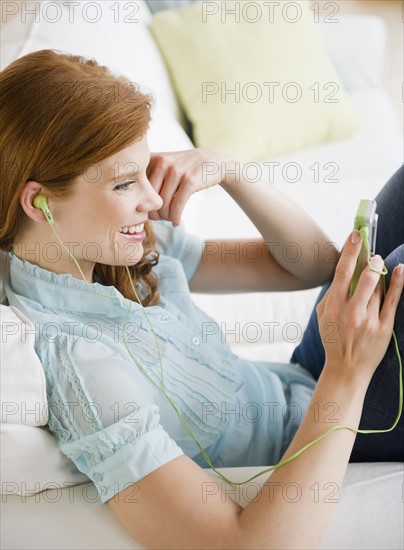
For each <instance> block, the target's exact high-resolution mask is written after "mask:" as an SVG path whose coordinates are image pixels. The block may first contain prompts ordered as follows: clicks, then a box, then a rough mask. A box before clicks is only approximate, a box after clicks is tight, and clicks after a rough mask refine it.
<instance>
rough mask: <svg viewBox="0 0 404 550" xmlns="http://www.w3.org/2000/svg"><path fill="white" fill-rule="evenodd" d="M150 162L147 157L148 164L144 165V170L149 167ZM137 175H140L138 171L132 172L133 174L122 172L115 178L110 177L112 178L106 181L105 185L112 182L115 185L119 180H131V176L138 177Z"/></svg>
mask: <svg viewBox="0 0 404 550" xmlns="http://www.w3.org/2000/svg"><path fill="white" fill-rule="evenodd" d="M150 160H151V157H149V162H148V163H147V164H146V168H145V170H146V169H147V167H148V166H149V164H150ZM134 164H135V163H134ZM139 174H140V170H134V171H133V172H122V173H121V174H118V175H117V176H115V175H114V176H112V178H111V179H109V180H108V182H107V184H108V183H112V182H113V183H117V182H118V181H120V180H121V178H131V177H132V176H138V175H139Z"/></svg>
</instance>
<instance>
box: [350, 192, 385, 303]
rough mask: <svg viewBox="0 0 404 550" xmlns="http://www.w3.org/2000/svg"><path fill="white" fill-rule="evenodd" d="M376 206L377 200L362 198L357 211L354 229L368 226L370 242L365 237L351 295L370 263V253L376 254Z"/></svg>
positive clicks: (352, 282) (352, 283)
mask: <svg viewBox="0 0 404 550" xmlns="http://www.w3.org/2000/svg"><path fill="white" fill-rule="evenodd" d="M376 206H377V204H376V201H375V200H361V202H360V203H359V208H358V211H357V213H356V217H355V223H354V229H357V230H358V231H360V230H361V229H362V228H364V227H366V228H367V234H368V242H365V238H363V242H362V247H361V251H360V253H359V256H358V259H357V261H356V266H355V271H354V274H353V277H352V281H351V285H350V288H349V296H350V297H351V296H352V295H353V293H354V292H355V289H356V286H357V284H358V281H359V277H360V275H361V273H362V271H363V270H364V269H365V267H366V265H367V263H368V254H370V257H372V256H374V255H375V252H376V234H377V219H378V215H377V214H376Z"/></svg>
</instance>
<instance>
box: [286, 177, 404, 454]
mask: <svg viewBox="0 0 404 550" xmlns="http://www.w3.org/2000/svg"><path fill="white" fill-rule="evenodd" d="M376 201H377V213H378V214H379V219H378V231H377V242H376V252H377V253H378V254H380V255H381V256H382V258H383V259H384V261H385V265H386V267H387V269H388V274H387V276H386V289H387V288H388V286H389V284H390V277H391V272H392V271H393V269H394V267H395V266H396V265H397V264H399V263H404V244H403V243H404V167H403V166H401V167H400V168H399V169H398V170H397V172H396V173H395V174H394V175H393V176H392V177H391V178H390V180H389V181H388V182H387V184H386V185H385V186H384V187H383V189H382V190H381V191H380V193H379V194H378V195H377V197H376ZM330 284H331V281H329V282H328V283H327V284H326V285H325V286H324V287H323V288H322V289H321V292H320V294H319V296H318V299H317V301H316V304H315V305H317V304H318V303H319V302H320V301H321V299H322V297H323V296H324V294H325V292H326V291H327V288H328V287H329V286H330ZM394 329H395V333H396V336H397V339H398V344H399V348H400V352H401V358H402V360H403V359H404V295H402V296H401V300H400V303H399V306H398V308H397V313H396V318H395V324H394ZM369 345H371V343H369ZM290 361H291V363H299V365H301V366H302V367H304V368H305V369H307V370H308V371H309V372H310V373H311V374H312V375H313V376H314V378H315V379H316V380H318V377H319V376H320V373H321V371H322V369H323V366H324V362H325V353H324V347H323V344H322V342H321V338H320V334H319V330H318V323H317V315H316V310H315V308H314V309H313V312H312V314H311V317H310V320H309V323H308V326H307V329H306V331H305V333H304V335H303V339H302V341H301V343H300V344H299V346H298V347H297V348H296V349H295V350H294V352H293V355H292V357H291V359H290ZM398 403H399V361H398V358H397V354H396V350H395V346H394V342H393V339H392V340H391V342H390V345H389V347H388V349H387V352H386V354H385V356H384V358H383V360H382V362H381V363H380V365H379V367H378V369H377V371H376V372H375V374H374V376H373V378H372V380H371V383H370V385H369V388H368V391H367V394H366V398H365V402H364V408H363V412H362V417H361V421H360V425H359V428H360V429H376V430H378V429H387V428H390V427H391V426H392V425H393V422H394V421H395V419H396V417H397V412H398ZM397 460H398V461H402V460H404V417H403V416H401V419H400V422H399V424H398V425H397V426H396V428H395V429H394V430H393V431H392V432H389V433H385V434H358V435H357V436H356V440H355V445H354V448H353V451H352V455H351V458H350V461H351V462H375V461H397Z"/></svg>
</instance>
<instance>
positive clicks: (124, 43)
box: [0, 0, 182, 120]
mask: <svg viewBox="0 0 404 550" xmlns="http://www.w3.org/2000/svg"><path fill="white" fill-rule="evenodd" d="M5 4H7V6H6V7H3V10H2V18H1V27H0V30H1V33H0V34H1V66H2V68H5V67H6V66H7V65H9V64H10V63H11V62H12V61H13V60H14V59H16V58H18V57H22V56H23V55H26V54H27V53H30V52H33V51H37V50H42V49H59V50H62V51H67V52H69V53H73V54H76V55H82V56H84V57H94V58H95V59H96V60H97V61H98V62H99V63H100V64H102V65H106V66H107V67H109V68H111V69H112V70H113V71H115V72H118V73H122V74H124V75H126V76H127V77H128V78H129V79H130V81H131V82H135V83H139V84H143V85H144V86H145V87H147V88H150V89H151V90H153V92H154V93H155V94H156V95H157V98H158V100H159V102H161V103H162V104H163V105H164V107H165V108H166V109H167V110H168V112H169V113H170V114H171V115H172V116H173V117H174V118H176V119H178V120H181V117H182V115H181V109H180V107H179V105H178V102H177V100H176V97H175V94H174V91H173V89H172V87H171V84H170V78H169V76H168V72H167V69H166V67H165V64H164V61H163V59H162V58H161V55H160V52H159V50H158V47H157V46H156V44H155V42H154V40H153V38H152V37H151V35H150V33H149V30H148V27H147V24H148V22H149V21H150V20H151V18H152V15H151V13H150V10H149V8H148V7H147V4H146V3H145V2H144V0H137V1H136V2H113V1H111V0H103V1H102V2H85V3H80V4H81V5H77V2H74V1H65V0H55V1H53V2H46V1H42V2H38V1H32V0H31V1H22V0H16V1H13V2H7V3H5ZM91 5H92V6H91Z"/></svg>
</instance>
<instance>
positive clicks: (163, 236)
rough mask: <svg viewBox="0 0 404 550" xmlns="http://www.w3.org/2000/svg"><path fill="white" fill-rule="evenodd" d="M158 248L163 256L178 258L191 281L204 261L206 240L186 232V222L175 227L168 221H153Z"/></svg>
mask: <svg viewBox="0 0 404 550" xmlns="http://www.w3.org/2000/svg"><path fill="white" fill-rule="evenodd" d="M153 229H154V232H155V235H156V243H157V245H156V248H157V250H158V252H160V253H161V254H165V255H166V256H171V257H173V258H177V259H178V260H179V261H180V262H181V263H182V266H183V268H184V272H185V275H186V277H187V281H190V280H191V279H192V277H193V275H194V273H195V271H196V269H197V267H198V265H199V263H200V261H201V259H202V253H203V244H204V240H203V239H202V238H201V237H199V236H197V235H193V234H191V233H187V232H186V231H185V226H184V222H181V224H180V225H179V226H178V227H174V226H173V225H172V223H171V222H169V221H166V220H159V221H153Z"/></svg>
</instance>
